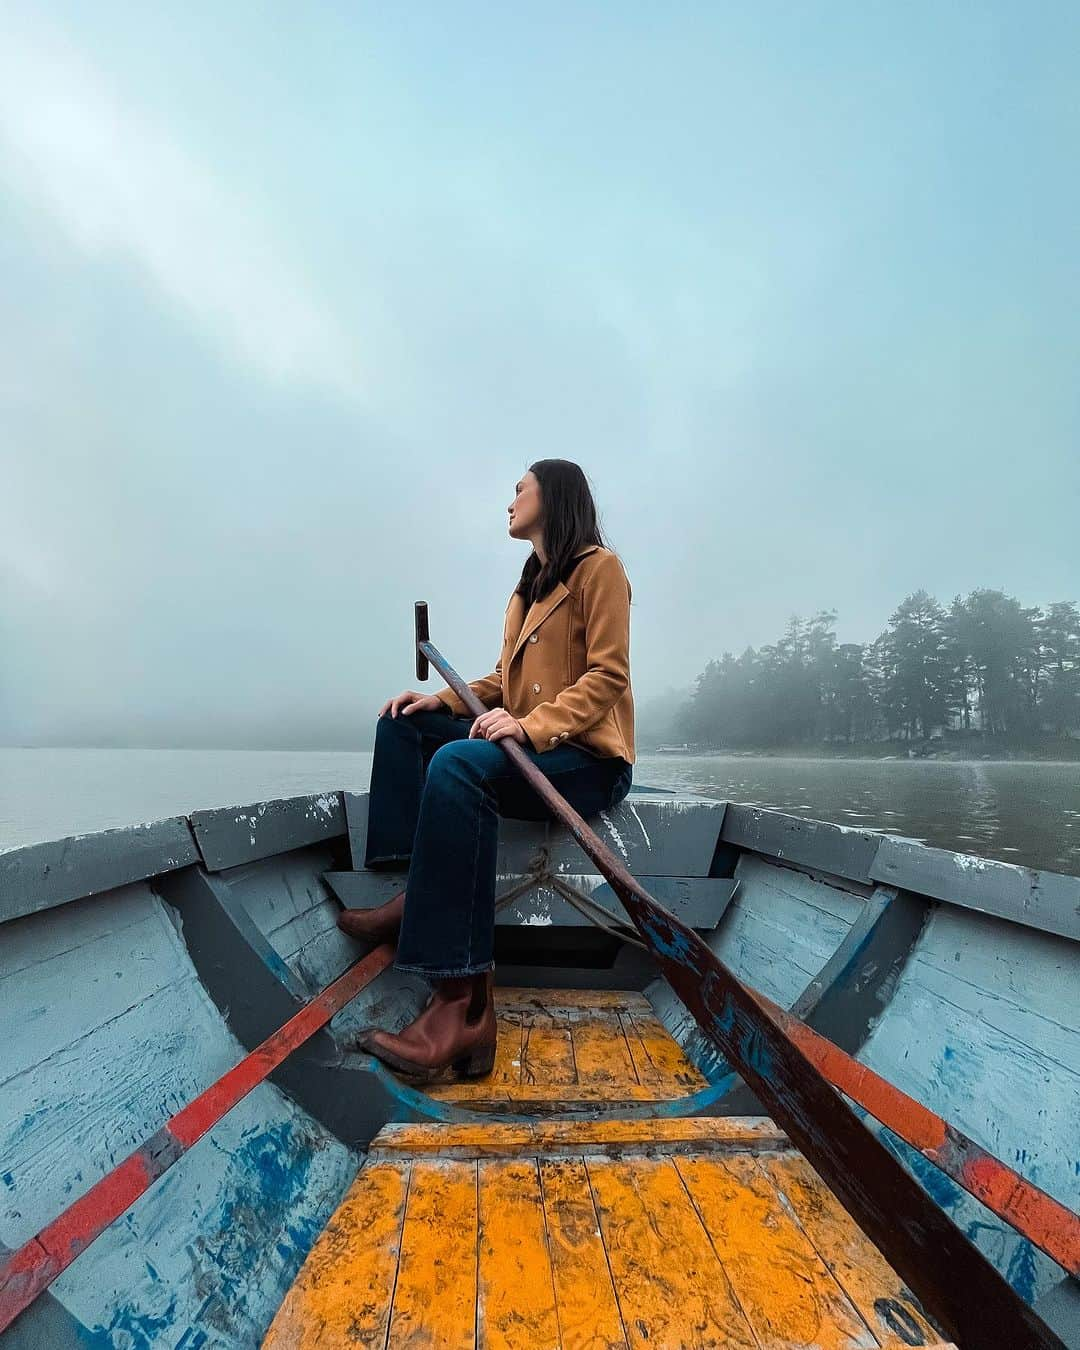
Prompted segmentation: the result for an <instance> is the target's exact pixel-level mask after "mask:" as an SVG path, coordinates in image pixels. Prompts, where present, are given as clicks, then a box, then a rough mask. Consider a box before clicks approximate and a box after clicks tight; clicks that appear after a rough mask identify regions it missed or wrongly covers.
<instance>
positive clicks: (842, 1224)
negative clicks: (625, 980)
mask: <svg viewBox="0 0 1080 1350" xmlns="http://www.w3.org/2000/svg"><path fill="white" fill-rule="evenodd" d="M498 994H499V1014H500V1019H505V1021H504V1022H501V1024H500V1047H499V1055H498V1056H497V1058H496V1064H495V1070H494V1071H493V1073H492V1074H491V1075H490V1076H489V1077H488V1078H487V1079H485V1080H484V1081H483V1082H482V1083H472V1084H466V1085H464V1086H466V1087H467V1088H469V1089H470V1090H471V1091H474V1092H476V1093H477V1096H475V1097H471V1098H470V1097H469V1095H468V1093H464V1094H462V1093H461V1091H460V1087H461V1085H457V1084H447V1085H444V1091H443V1093H442V1095H443V1096H444V1098H448V1099H451V1100H459V1101H463V1102H465V1101H467V1102H468V1103H469V1104H470V1105H472V1104H474V1103H475V1102H476V1101H483V1100H485V1098H483V1097H482V1096H480V1095H479V1094H481V1093H486V1094H488V1095H487V1098H486V1100H491V1101H495V1100H499V1099H500V1097H499V1094H502V1098H501V1099H502V1100H507V1101H514V1102H515V1103H520V1102H521V1101H522V1100H528V1099H529V1098H530V1097H531V1098H532V1099H534V1100H537V1099H539V1100H541V1102H543V1101H549V1102H552V1103H556V1104H557V1103H558V1102H559V1101H560V1100H561V1101H564V1102H565V1101H568V1100H573V1101H583V1100H590V1101H596V1102H597V1104H598V1105H601V1106H602V1105H603V1104H604V1103H605V1102H607V1103H609V1104H610V1103H611V1102H613V1101H625V1100H628V1099H629V1100H644V1101H647V1100H656V1099H657V1098H658V1097H669V1096H685V1095H686V1094H687V1093H688V1092H691V1091H694V1090H696V1088H697V1087H700V1086H702V1085H704V1080H703V1079H700V1076H698V1077H697V1078H695V1074H696V1070H694V1069H693V1066H692V1065H689V1063H688V1062H687V1061H686V1059H685V1057H684V1056H683V1055H682V1052H681V1050H680V1049H679V1047H678V1046H677V1045H676V1044H675V1042H674V1041H673V1040H672V1039H671V1037H670V1036H668V1034H667V1032H666V1031H665V1030H664V1028H663V1026H662V1024H661V1023H660V1022H659V1021H658V1020H657V1019H656V1017H655V1015H654V1014H653V1012H652V1010H651V1008H650V1007H649V1005H648V1003H647V1001H646V1000H645V999H644V998H643V997H642V996H641V995H640V994H636V993H621V992H620V991H592V990H589V991H575V990H562V991H552V990H509V991H498ZM504 1030H505V1031H506V1033H507V1034H506V1036H505V1037H503V1034H502V1033H503V1031H504ZM515 1037H516V1039H515ZM454 1088H458V1089H459V1090H458V1092H457V1094H456V1095H455V1093H454V1092H453V1090H452V1089H454ZM635 1092H636V1093H637V1094H640V1095H638V1096H635V1095H634V1094H635ZM650 1093H651V1094H653V1095H652V1096H651V1097H650V1096H649V1095H648V1094H650ZM544 1094H547V1096H546V1097H545V1096H544ZM560 1094H561V1096H560ZM587 1094H591V1095H587ZM432 1095H435V1092H434V1091H433V1093H432ZM918 1338H922V1343H923V1344H925V1345H928V1346H940V1345H941V1342H940V1341H939V1340H938V1339H937V1338H936V1335H935V1333H934V1331H933V1329H932V1328H931V1327H930V1326H929V1324H928V1323H927V1322H926V1320H925V1319H924V1317H923V1316H922V1314H921V1312H920V1310H919V1308H918V1305H917V1304H916V1303H915V1302H914V1300H913V1298H912V1296H911V1294H910V1293H909V1292H908V1291H907V1290H906V1289H905V1287H904V1285H903V1283H902V1282H901V1281H900V1279H899V1278H898V1276H897V1275H896V1274H895V1273H894V1272H893V1271H892V1270H891V1269H890V1267H889V1265H888V1263H887V1262H886V1261H885V1260H884V1258H883V1257H882V1256H881V1254H880V1253H879V1252H878V1251H877V1250H876V1249H875V1248H874V1247H873V1245H872V1244H871V1243H870V1242H869V1240H868V1239H867V1238H866V1237H865V1236H864V1235H863V1234H862V1233H861V1232H860V1230H859V1229H858V1228H857V1227H856V1225H855V1224H854V1223H853V1222H852V1220H851V1219H850V1218H849V1217H848V1215H847V1214H846V1213H845V1211H844V1210H843V1208H842V1207H841V1206H840V1205H839V1203H838V1202H837V1200H836V1199H835V1197H834V1196H833V1195H832V1193H831V1192H830V1191H829V1189H828V1188H827V1187H826V1186H825V1184H824V1183H823V1182H822V1180H821V1178H820V1177H818V1176H817V1174H816V1173H815V1172H814V1171H813V1169H812V1168H811V1167H810V1166H809V1165H808V1164H807V1162H806V1161H805V1159H804V1158H802V1157H801V1156H800V1155H799V1154H798V1153H797V1152H795V1151H794V1149H792V1147H791V1145H790V1143H789V1142H788V1140H787V1139H786V1137H785V1136H784V1135H783V1133H782V1132H781V1131H779V1130H778V1129H777V1128H776V1126H775V1125H774V1124H773V1123H772V1121H770V1120H768V1119H767V1118H765V1117H760V1116H756V1117H744V1118H738V1119H735V1118H730V1117H685V1116H684V1117H665V1118H661V1119H652V1120H648V1119H631V1118H626V1119H604V1120H588V1119H578V1120H550V1119H544V1118H543V1113H542V1111H541V1112H540V1113H539V1114H538V1117H537V1119H536V1120H535V1121H533V1122H531V1123H511V1122H498V1121H492V1122H490V1123H484V1122H483V1121H465V1122H460V1123H454V1124H435V1123H423V1124H398V1125H388V1126H386V1127H384V1129H382V1130H381V1131H380V1132H379V1134H378V1135H377V1136H376V1138H375V1139H374V1140H373V1141H372V1146H371V1149H370V1152H369V1155H368V1158H367V1160H366V1162H365V1164H364V1166H363V1168H362V1169H361V1171H360V1172H359V1174H358V1175H357V1177H356V1180H355V1181H354V1183H353V1185H352V1187H351V1188H350V1190H349V1192H348V1194H347V1195H346V1197H345V1200H344V1201H343V1203H342V1204H341V1206H340V1207H339V1208H338V1210H337V1212H336V1213H335V1215H334V1217H333V1218H332V1219H331V1221H330V1223H329V1224H328V1225H327V1228H326V1230H325V1232H324V1233H323V1234H322V1236H321V1237H320V1238H319V1240H318V1241H317V1242H316V1244H315V1246H314V1248H313V1249H312V1251H311V1253H310V1255H309V1256H308V1259H307V1261H306V1262H305V1264H304V1266H303V1268H302V1269H301V1271H300V1274H299V1275H298V1277H297V1279H296V1282H295V1283H294V1285H293V1288H292V1290H291V1291H290V1293H289V1294H288V1296H287V1298H286V1299H285V1301H284V1303H283V1304H282V1306H281V1308H280V1310H279V1312H278V1315H277V1317H276V1318H275V1319H274V1322H273V1325H272V1326H271V1328H270V1330H269V1332H268V1334H267V1336H266V1339H265V1341H264V1342H263V1344H264V1345H265V1346H268V1347H271V1348H272V1350H301V1348H302V1350H328V1348H329V1347H348V1346H361V1345H362V1346H378V1347H388V1350H405V1348H406V1347H409V1348H410V1350H414V1348H416V1347H423V1346H440V1347H451V1348H452V1350H457V1348H458V1347H461V1350H466V1348H472V1347H476V1348H477V1350H480V1348H483V1350H488V1348H489V1347H499V1350H516V1348H518V1347H520V1350H541V1347H544V1348H546V1350H607V1348H608V1347H616V1346H618V1347H635V1350H684V1348H685V1347H709V1346H726V1347H732V1348H733V1350H735V1348H737V1347H744V1348H745V1350H810V1348H811V1347H813V1348H814V1350H874V1348H875V1347H878V1346H882V1347H887V1348H888V1350H899V1347H902V1346H904V1345H909V1344H911V1343H912V1341H913V1340H915V1341H916V1342H917V1341H918Z"/></svg>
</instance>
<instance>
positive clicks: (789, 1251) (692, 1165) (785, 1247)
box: [673, 1154, 878, 1350]
mask: <svg viewBox="0 0 1080 1350" xmlns="http://www.w3.org/2000/svg"><path fill="white" fill-rule="evenodd" d="M673 1165H674V1167H675V1169H676V1171H677V1172H678V1173H679V1175H680V1177H681V1178H682V1180H683V1183H684V1185H685V1186H686V1189H687V1191H688V1192H689V1194H690V1198H691V1200H692V1201H693V1203H694V1207H695V1208H696V1209H697V1211H698V1214H699V1215H700V1216H701V1221H702V1223H703V1224H704V1225H705V1227H706V1229H707V1230H708V1231H709V1234H710V1236H711V1238H712V1242H713V1247H714V1248H715V1251H716V1254H717V1256H718V1257H719V1258H720V1261H721V1263H722V1264H723V1267H724V1272H725V1274H726V1275H727V1277H728V1279H729V1280H730V1281H731V1285H732V1288H733V1289H734V1291H735V1296H736V1298H737V1299H738V1301H739V1306H740V1307H741V1308H742V1311H743V1314H744V1316H745V1317H746V1318H747V1320H748V1321H749V1323H750V1325H751V1327H752V1328H753V1331H754V1334H755V1336H757V1338H758V1340H759V1341H760V1342H761V1344H762V1345H812V1346H814V1347H815V1350H876V1347H877V1345H878V1340H877V1338H876V1337H875V1336H874V1335H872V1334H871V1332H870V1330H869V1328H868V1327H867V1325H866V1323H865V1322H864V1321H863V1319H862V1318H861V1317H860V1316H859V1314H858V1312H856V1310H855V1308H854V1306H853V1305H852V1303H851V1301H850V1300H849V1299H848V1297H847V1295H846V1294H845V1293H844V1292H843V1290H842V1289H841V1287H840V1285H839V1284H838V1283H837V1282H836V1280H835V1279H834V1278H833V1276H832V1274H831V1273H830V1271H829V1270H828V1268H827V1267H826V1266H825V1264H824V1262H823V1261H822V1259H821V1257H820V1256H819V1255H818V1253H817V1251H816V1250H815V1248H814V1246H813V1244H812V1243H811V1242H810V1240H809V1238H807V1236H806V1234H805V1233H804V1232H803V1231H802V1229H801V1228H800V1227H799V1226H798V1224H797V1223H796V1222H795V1220H794V1218H793V1217H792V1216H791V1214H790V1213H789V1212H787V1211H786V1210H785V1209H784V1207H783V1205H782V1204H781V1201H780V1197H779V1195H778V1194H777V1192H776V1190H775V1189H774V1187H773V1186H772V1184H771V1182H770V1181H769V1179H768V1177H767V1176H766V1175H765V1173H764V1172H762V1171H761V1169H760V1168H759V1167H758V1165H757V1163H756V1162H755V1160H754V1158H753V1157H752V1156H751V1155H749V1154H743V1155H741V1156H735V1155H732V1156H731V1157H728V1158H717V1157H711V1158H703V1157H692V1156H691V1157H682V1158H675V1159H673Z"/></svg>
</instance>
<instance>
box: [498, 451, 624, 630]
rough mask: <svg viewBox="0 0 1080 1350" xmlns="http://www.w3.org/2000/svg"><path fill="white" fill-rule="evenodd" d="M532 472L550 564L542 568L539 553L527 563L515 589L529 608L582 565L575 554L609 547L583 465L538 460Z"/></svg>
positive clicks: (531, 465)
mask: <svg viewBox="0 0 1080 1350" xmlns="http://www.w3.org/2000/svg"><path fill="white" fill-rule="evenodd" d="M529 469H530V471H531V472H532V473H533V474H535V475H536V478H537V480H538V482H539V484H540V499H541V501H542V503H543V513H544V514H543V520H544V552H545V553H546V554H547V562H546V563H544V564H543V566H541V564H540V559H539V558H538V557H537V555H536V553H535V551H534V552H532V553H530V554H529V556H528V558H527V559H526V560H525V566H524V567H523V568H522V569H521V580H520V581H519V582H518V584H517V586H516V587H515V588H514V589H515V593H516V594H518V595H520V596H522V597H523V598H524V600H525V604H526V605H531V604H533V603H535V602H536V601H537V600H543V598H544V596H546V595H549V594H550V593H551V592H552V591H553V590H554V589H555V587H556V585H557V584H558V583H559V582H560V581H563V582H565V580H566V578H567V577H568V576H569V575H570V573H571V572H572V571H573V570H574V568H575V567H576V566H577V564H578V562H579V561H580V559H578V558H575V557H574V554H575V553H578V552H579V551H580V550H581V549H583V548H588V546H589V545H590V544H599V545H600V547H601V548H607V547H608V546H607V544H606V543H605V542H604V539H603V536H602V535H601V533H600V526H599V524H598V523H597V511H596V502H595V501H594V500H593V495H592V489H591V488H590V487H589V480H588V479H587V478H586V477H585V474H584V472H583V470H582V468H581V466H580V465H579V464H575V463H574V462H573V461H572V460H569V459H538V460H537V461H536V463H535V464H530V465H529Z"/></svg>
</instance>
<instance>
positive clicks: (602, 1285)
mask: <svg viewBox="0 0 1080 1350" xmlns="http://www.w3.org/2000/svg"><path fill="white" fill-rule="evenodd" d="M540 1184H541V1191H542V1194H543V1197H544V1214H545V1218H546V1220H547V1232H548V1243H549V1249H550V1254H551V1270H552V1277H553V1280H554V1284H555V1302H556V1307H557V1309H558V1317H559V1345H560V1346H561V1347H566V1350H570V1347H578V1346H582V1347H584V1346H588V1347H591V1348H592V1350H601V1348H602V1347H605V1346H608V1347H620V1346H625V1345H626V1343H627V1337H626V1331H625V1328H624V1327H623V1324H622V1318H621V1317H620V1315H619V1305H618V1301H617V1299H616V1297H615V1289H614V1286H613V1285H612V1282H611V1272H610V1270H609V1269H608V1262H607V1253H606V1252H605V1251H604V1241H603V1238H602V1237H601V1236H600V1224H599V1220H598V1219H597V1216H596V1208H595V1206H594V1205H593V1200H592V1192H591V1191H590V1189H589V1178H588V1174H587V1172H586V1171H585V1164H584V1162H582V1161H581V1160H580V1159H578V1158H567V1159H566V1160H565V1161H553V1160H551V1159H541V1160H540Z"/></svg>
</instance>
